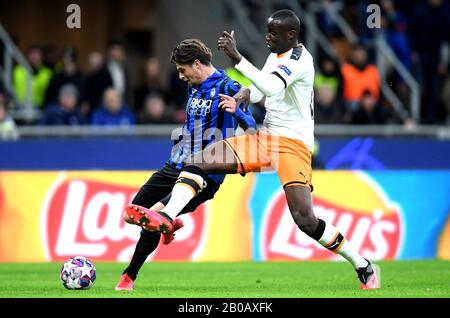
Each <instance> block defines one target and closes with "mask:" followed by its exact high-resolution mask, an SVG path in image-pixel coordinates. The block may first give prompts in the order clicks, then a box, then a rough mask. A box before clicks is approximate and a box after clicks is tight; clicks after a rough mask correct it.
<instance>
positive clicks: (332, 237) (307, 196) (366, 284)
mask: <svg viewBox="0 0 450 318" xmlns="http://www.w3.org/2000/svg"><path fill="white" fill-rule="evenodd" d="M284 191H285V194H286V200H287V203H288V206H289V210H290V211H291V215H292V217H293V219H294V221H295V223H296V224H297V226H298V227H299V229H300V230H301V231H303V232H305V233H306V234H307V235H308V236H310V237H312V238H313V239H314V240H316V241H317V242H319V243H320V244H321V245H322V246H324V247H325V248H327V249H328V250H330V251H332V252H334V253H337V254H339V255H341V256H342V257H344V258H345V259H346V260H348V261H349V262H350V263H351V264H352V265H353V267H354V268H355V270H356V272H357V274H358V278H359V280H360V282H361V289H375V288H380V277H379V268H378V267H377V265H375V264H372V263H371V262H370V261H368V260H367V259H365V258H364V257H362V256H361V255H360V254H359V253H358V252H357V251H356V250H355V248H354V247H353V246H352V245H351V244H350V242H348V241H347V240H346V239H345V237H344V236H343V235H342V234H341V233H340V232H339V230H338V229H337V228H335V227H334V226H333V225H332V224H330V223H325V221H323V220H321V219H318V218H316V216H315V215H314V211H313V205H312V197H311V191H310V189H309V188H308V187H304V186H288V187H285V188H284Z"/></svg>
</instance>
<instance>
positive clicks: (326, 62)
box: [314, 56, 342, 103]
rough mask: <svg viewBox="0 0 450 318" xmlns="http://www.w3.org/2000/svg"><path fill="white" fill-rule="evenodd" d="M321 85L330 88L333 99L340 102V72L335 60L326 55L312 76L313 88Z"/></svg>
mask: <svg viewBox="0 0 450 318" xmlns="http://www.w3.org/2000/svg"><path fill="white" fill-rule="evenodd" d="M322 86H326V87H327V88H329V89H330V91H331V94H332V97H333V99H335V100H336V101H337V102H339V103H340V102H342V74H341V71H340V70H339V67H338V66H337V64H336V62H335V61H334V60H333V59H331V58H330V57H328V56H325V57H324V58H322V59H321V61H320V65H319V68H318V69H317V72H316V74H315V76H314V88H315V89H319V88H321V87H322Z"/></svg>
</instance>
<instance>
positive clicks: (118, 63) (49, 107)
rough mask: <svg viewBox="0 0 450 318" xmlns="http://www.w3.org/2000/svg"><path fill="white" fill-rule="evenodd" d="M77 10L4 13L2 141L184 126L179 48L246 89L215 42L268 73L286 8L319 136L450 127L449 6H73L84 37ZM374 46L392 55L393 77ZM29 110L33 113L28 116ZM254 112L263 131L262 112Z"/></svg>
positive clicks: (443, 2)
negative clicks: (296, 30) (311, 62)
mask: <svg viewBox="0 0 450 318" xmlns="http://www.w3.org/2000/svg"><path fill="white" fill-rule="evenodd" d="M71 2H74V1H25V0H16V1H13V2H7V3H6V2H3V1H2V3H1V4H0V24H1V26H2V27H3V29H4V31H5V33H6V34H7V36H6V37H5V36H3V37H2V41H1V42H0V63H1V64H0V65H1V69H0V70H1V74H2V76H1V79H0V134H2V135H3V136H7V135H8V136H12V137H14V136H15V131H16V130H17V127H20V126H30V125H71V126H74V125H108V126H111V125H113V126H132V125H158V124H180V123H183V121H184V118H185V117H184V116H185V115H184V109H185V104H186V101H187V85H186V84H185V83H183V82H182V81H180V80H179V78H178V74H177V72H176V70H175V67H174V66H173V65H171V64H170V53H171V50H172V48H173V47H174V46H175V45H176V44H177V42H179V41H180V40H182V39H184V38H188V37H196V38H200V39H202V40H203V41H204V42H205V43H206V44H207V45H208V46H209V47H210V48H211V49H212V51H213V64H214V65H215V66H216V67H217V68H221V69H225V70H226V71H227V73H228V74H229V75H230V76H231V77H233V78H234V79H236V80H238V81H240V82H241V83H242V84H243V85H249V81H248V80H247V79H246V78H244V77H243V76H242V74H239V73H238V72H237V71H236V70H234V69H233V67H232V65H231V64H230V62H229V61H228V60H227V59H226V58H225V56H224V54H223V53H220V52H218V51H217V48H216V43H217V38H218V37H219V36H220V34H221V32H222V31H223V30H231V29H233V30H235V33H236V35H237V41H238V47H239V48H240V50H241V52H242V53H243V55H244V56H246V57H247V58H248V59H249V60H250V61H252V62H253V63H254V64H255V65H256V66H258V67H262V65H263V63H264V60H265V58H266V57H267V55H268V53H269V52H268V50H267V48H266V47H265V44H264V41H265V40H264V34H265V22H266V19H267V17H268V16H269V15H270V14H271V13H272V12H273V11H275V10H278V9H282V8H290V9H292V10H294V11H295V12H296V13H297V14H298V15H299V17H300V19H301V22H302V30H301V37H300V41H301V42H303V43H305V44H306V47H307V48H308V49H309V50H310V51H311V52H312V54H313V56H314V58H315V63H316V78H315V120H316V123H317V124H340V125H355V124H356V125H365V124H372V125H373V124H378V125H385V124H398V125H405V126H414V125H419V124H420V125H448V124H450V68H449V67H450V64H449V56H450V49H449V47H450V46H449V43H450V3H449V1H447V0H420V1H419V0H415V1H414V0H413V1H406V0H383V1H351V0H335V1H332V0H328V1H268V0H263V1H258V0H230V1H221V0H216V1H206V0H205V1H203V0H193V1H181V0H180V1H177V0H166V1H163V0H149V1H140V0H131V1H121V0H110V1H106V0H98V1H87V0H85V1H76V3H77V4H78V6H79V8H80V9H81V10H80V12H81V28H80V29H77V28H75V29H70V28H69V27H67V25H66V22H67V19H68V17H69V16H70V14H71V12H66V8H67V6H68V5H69V4H70V3H71ZM371 4H376V5H377V7H375V9H376V8H380V9H381V10H380V11H379V13H380V15H379V16H371V14H372V13H373V12H375V13H376V10H375V11H371V10H369V9H370V8H371V7H369V6H370V5H371ZM378 18H379V19H378ZM377 19H378V20H377ZM368 21H372V22H373V23H375V27H369V26H368ZM377 23H378V24H377ZM6 38H9V39H10V42H8V41H6ZM377 41H382V43H385V44H387V46H388V47H389V51H391V52H393V53H394V54H395V59H394V61H395V62H394V63H391V64H393V65H389V63H386V61H385V59H384V57H385V55H383V54H382V53H383V52H382V49H383V46H379V45H377ZM11 47H15V48H17V51H18V52H19V53H20V54H21V55H22V56H23V58H24V59H25V60H26V63H21V62H20V58H17V54H16V53H14V54H13V53H11V52H13V50H12V49H11ZM14 52H15V51H14ZM20 54H19V55H20ZM386 56H388V55H386ZM391 61H392V60H391ZM27 64H28V66H27ZM400 64H401V69H399V67H398V66H399V65H400ZM396 66H397V67H396ZM28 67H29V68H28ZM402 70H403V71H402ZM29 71H31V73H30V76H31V79H30V81H31V88H32V90H31V96H30V91H29V90H28V89H27V78H28V73H29ZM405 73H406V74H407V75H410V76H411V78H410V79H409V80H408V78H406V77H405ZM411 83H413V84H414V83H415V84H417V86H414V85H411ZM414 94H416V95H414ZM392 95H394V97H395V98H394V97H393V96H392ZM414 96H418V100H417V101H416V104H417V106H418V108H417V107H416V106H414ZM30 107H31V108H32V109H33V111H32V112H30V111H29V112H28V113H27V112H25V113H24V110H26V109H28V110H29V108H30ZM251 107H252V108H251V109H252V112H253V114H254V116H255V118H256V119H257V121H258V122H259V123H261V122H262V120H263V118H264V109H263V107H261V105H252V106H251ZM414 107H416V108H414ZM24 114H28V115H24ZM30 114H32V115H30Z"/></svg>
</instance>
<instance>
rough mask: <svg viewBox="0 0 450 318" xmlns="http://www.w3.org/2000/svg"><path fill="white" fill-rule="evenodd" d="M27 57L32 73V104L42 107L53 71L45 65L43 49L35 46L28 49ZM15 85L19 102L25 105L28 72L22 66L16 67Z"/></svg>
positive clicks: (14, 74)
mask: <svg viewBox="0 0 450 318" xmlns="http://www.w3.org/2000/svg"><path fill="white" fill-rule="evenodd" d="M26 55H27V60H28V62H29V63H30V66H31V71H32V79H31V87H32V91H33V95H32V103H33V106H34V107H42V106H43V103H44V98H45V92H46V90H47V86H48V84H49V82H50V79H51V77H52V71H51V70H50V69H49V68H48V67H46V66H45V65H44V64H43V60H42V49H41V48H40V47H39V46H37V45H33V46H31V47H30V48H28V50H27V53H26ZM13 85H14V92H15V95H16V96H17V99H18V102H19V103H20V104H24V102H25V97H26V93H27V88H26V87H27V71H26V69H25V67H23V66H22V65H16V66H15V67H14V70H13Z"/></svg>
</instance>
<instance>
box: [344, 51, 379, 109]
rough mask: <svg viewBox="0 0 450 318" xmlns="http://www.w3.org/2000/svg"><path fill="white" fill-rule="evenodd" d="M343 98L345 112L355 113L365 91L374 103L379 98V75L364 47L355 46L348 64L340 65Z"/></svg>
mask: <svg viewBox="0 0 450 318" xmlns="http://www.w3.org/2000/svg"><path fill="white" fill-rule="evenodd" d="M341 72H342V77H343V97H344V101H345V106H346V110H347V111H351V112H355V111H356V110H357V107H358V105H359V101H360V100H361V98H362V97H363V94H364V92H365V91H366V90H369V91H370V93H371V95H372V96H373V97H374V98H375V100H376V101H378V100H379V98H380V85H381V84H380V74H379V72H378V69H377V67H376V66H375V65H374V64H370V63H369V60H368V52H367V49H366V47H365V46H363V45H355V46H354V48H353V51H352V52H351V56H350V62H349V63H345V64H344V65H342V68H341Z"/></svg>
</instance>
